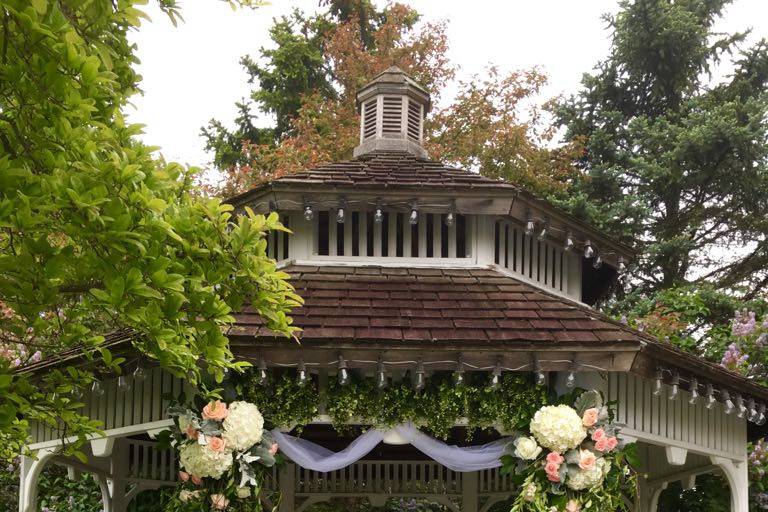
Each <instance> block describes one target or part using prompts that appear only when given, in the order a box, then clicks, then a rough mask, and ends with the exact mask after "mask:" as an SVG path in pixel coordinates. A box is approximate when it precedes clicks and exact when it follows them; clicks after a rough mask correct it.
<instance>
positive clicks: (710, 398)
mask: <svg viewBox="0 0 768 512" xmlns="http://www.w3.org/2000/svg"><path fill="white" fill-rule="evenodd" d="M716 403H717V399H716V398H715V388H713V387H712V384H707V405H705V406H704V407H706V408H707V409H708V410H712V408H713V407H714V406H715V404H716Z"/></svg>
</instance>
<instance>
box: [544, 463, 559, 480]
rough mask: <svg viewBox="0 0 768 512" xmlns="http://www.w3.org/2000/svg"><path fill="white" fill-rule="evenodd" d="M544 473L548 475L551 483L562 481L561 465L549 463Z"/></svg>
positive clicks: (545, 466)
mask: <svg viewBox="0 0 768 512" xmlns="http://www.w3.org/2000/svg"><path fill="white" fill-rule="evenodd" d="M544 472H545V473H546V474H547V479H548V480H549V481H550V482H559V481H560V464H556V463H554V462H547V463H546V464H545V465H544Z"/></svg>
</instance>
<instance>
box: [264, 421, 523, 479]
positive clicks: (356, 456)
mask: <svg viewBox="0 0 768 512" xmlns="http://www.w3.org/2000/svg"><path fill="white" fill-rule="evenodd" d="M392 430H393V431H394V432H395V433H396V434H397V435H399V436H400V437H401V438H403V439H404V440H406V441H408V443H410V444H411V445H413V446H414V447H415V448H416V449H418V450H419V451H421V452H422V453H424V454H425V455H427V456H428V457H429V458H431V459H432V460H434V461H436V462H439V463H440V464H442V465H443V466H445V467H447V468H449V469H452V470H453V471H459V472H466V471H478V470H481V469H490V468H496V467H499V466H501V460H500V459H501V456H502V455H503V454H504V452H505V449H506V446H507V445H508V444H509V442H510V439H508V438H507V439H499V440H497V441H493V442H491V443H487V444H483V445H478V446H466V447H461V446H456V445H449V444H446V443H444V442H442V441H439V440H437V439H434V438H432V437H430V436H428V435H427V434H425V433H423V432H421V431H420V430H419V429H418V428H416V427H415V426H414V425H412V424H410V423H408V424H403V425H397V426H395V427H394V428H393V429H392ZM388 433H389V431H386V430H380V429H371V430H369V431H367V432H366V433H364V434H362V435H361V436H360V437H358V438H357V439H355V440H354V441H352V443H350V444H349V446H347V447H346V448H345V449H343V450H342V451H340V452H332V451H331V450H328V449H327V448H323V447H322V446H320V445H318V444H316V443H313V442H312V441H307V440H306V439H300V438H298V437H294V436H291V435H288V434H285V433H283V432H280V431H279V430H275V431H273V432H272V434H273V435H274V437H275V440H276V441H277V442H278V444H279V445H280V451H282V452H283V453H284V454H285V455H286V456H288V458H290V459H291V460H292V461H293V462H295V463H296V464H298V465H299V466H301V467H303V468H306V469H311V470H314V471H320V472H324V473H325V472H328V471H335V470H337V469H341V468H343V467H346V466H349V465H351V464H353V463H355V462H357V461H358V460H360V459H362V458H363V457H365V456H366V455H367V454H368V453H369V452H370V451H371V450H373V449H374V448H375V447H376V445H377V444H379V443H380V442H381V441H382V440H384V438H385V437H386V436H387V434H388Z"/></svg>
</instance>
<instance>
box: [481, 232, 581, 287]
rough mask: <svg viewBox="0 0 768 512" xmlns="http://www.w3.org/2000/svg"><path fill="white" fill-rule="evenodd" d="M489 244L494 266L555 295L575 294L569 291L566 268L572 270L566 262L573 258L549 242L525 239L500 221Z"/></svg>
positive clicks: (534, 238) (523, 235)
mask: <svg viewBox="0 0 768 512" xmlns="http://www.w3.org/2000/svg"><path fill="white" fill-rule="evenodd" d="M493 240H494V252H493V254H494V262H495V263H496V264H497V265H500V266H502V267H504V268H506V269H507V270H509V271H510V272H513V273H515V274H518V275H520V276H523V277H525V278H527V279H530V280H532V281H534V282H536V283H539V284H541V285H543V286H545V287H546V288H550V289H552V290H555V291H557V292H561V293H563V294H566V295H569V296H575V295H576V294H578V290H572V289H569V285H568V283H569V279H568V277H569V276H568V275H567V269H568V268H575V266H569V265H568V261H570V260H572V259H573V258H578V256H577V255H575V254H572V253H568V252H565V251H564V250H563V249H562V247H560V246H558V245H557V244H555V243H553V242H549V241H546V240H545V241H540V240H538V239H537V238H536V237H533V236H527V235H526V234H525V233H524V232H523V230H522V229H521V228H520V227H519V226H517V225H516V224H513V223H510V222H506V221H501V220H500V221H497V222H496V223H495V224H494V228H493ZM569 259H570V260H569Z"/></svg>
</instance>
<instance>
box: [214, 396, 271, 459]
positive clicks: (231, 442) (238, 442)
mask: <svg viewBox="0 0 768 512" xmlns="http://www.w3.org/2000/svg"><path fill="white" fill-rule="evenodd" d="M222 426H223V427H224V433H223V434H222V436H221V437H222V438H224V440H225V441H226V442H227V447H228V448H230V449H232V450H237V451H243V450H248V449H250V448H251V447H252V446H253V445H255V444H256V443H258V442H260V441H261V436H262V434H263V433H264V418H263V417H262V415H261V412H259V408H258V407H256V406H255V405H253V404H251V403H248V402H232V404H231V405H230V406H229V414H228V415H227V417H226V419H224V422H223V423H222Z"/></svg>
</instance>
